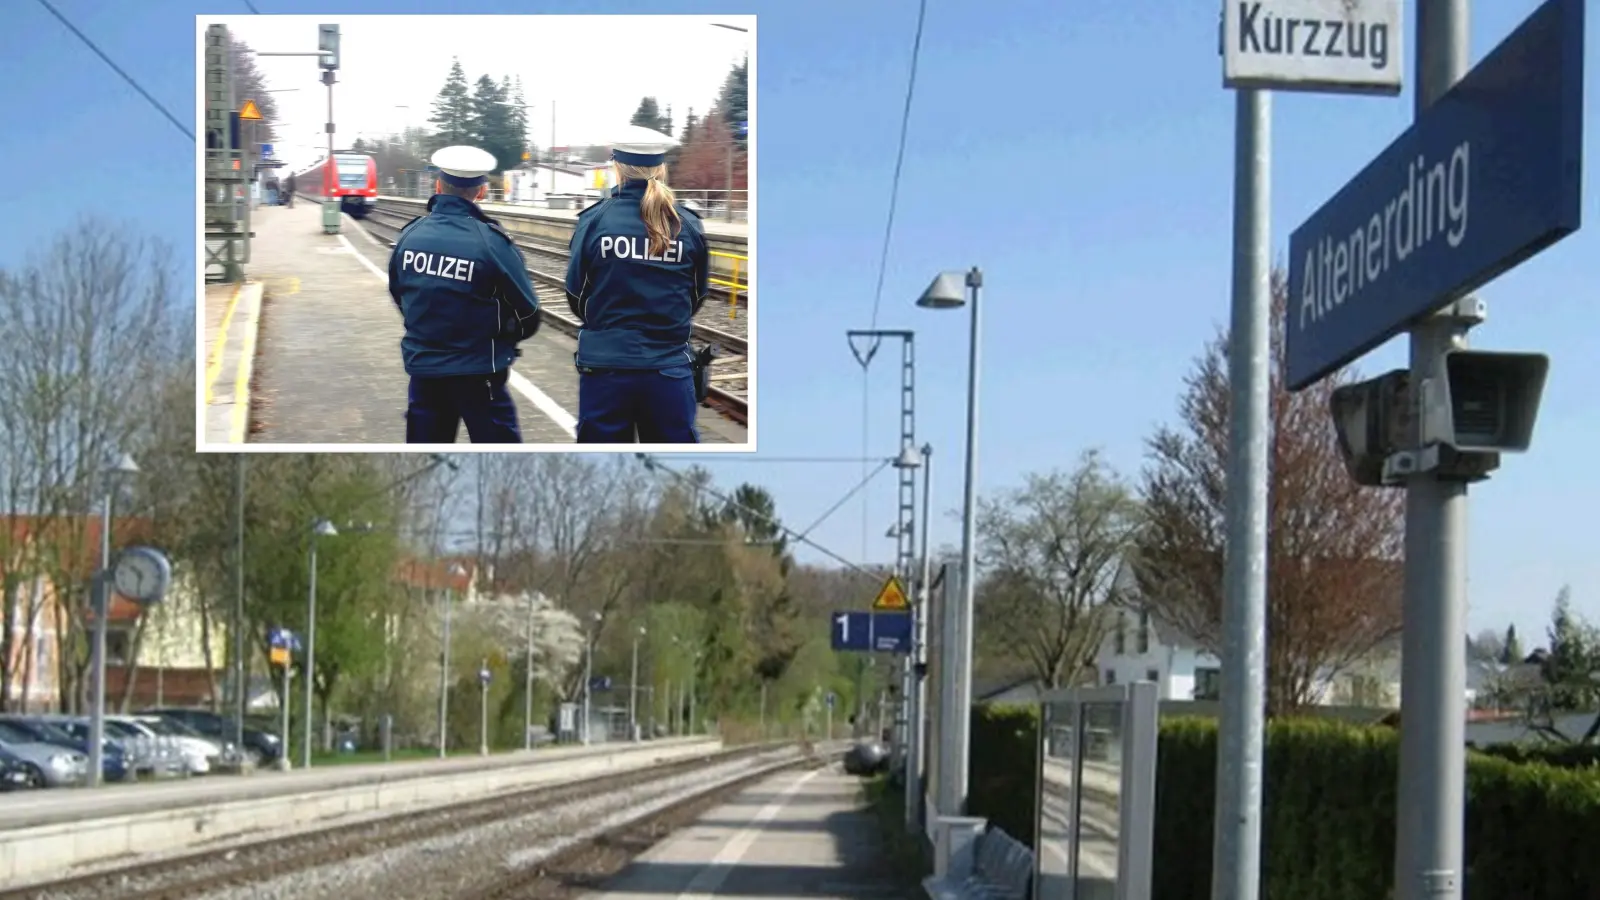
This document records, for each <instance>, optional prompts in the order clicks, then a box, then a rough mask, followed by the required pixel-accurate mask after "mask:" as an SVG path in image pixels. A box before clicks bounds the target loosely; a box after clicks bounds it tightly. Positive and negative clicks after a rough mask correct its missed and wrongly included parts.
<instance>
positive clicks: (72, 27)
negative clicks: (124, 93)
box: [39, 0, 194, 141]
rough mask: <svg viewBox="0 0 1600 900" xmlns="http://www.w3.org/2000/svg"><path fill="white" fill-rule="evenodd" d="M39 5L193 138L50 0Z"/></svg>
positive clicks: (41, 0)
mask: <svg viewBox="0 0 1600 900" xmlns="http://www.w3.org/2000/svg"><path fill="white" fill-rule="evenodd" d="M39 5H40V6H43V7H44V8H45V9H46V10H47V11H49V13H50V15H52V16H55V17H56V19H57V20H59V21H60V22H61V24H62V25H64V26H65V27H66V29H67V30H68V31H70V32H72V33H73V35H74V36H76V37H77V38H78V40H80V41H82V42H83V45H84V46H85V47H88V48H89V49H90V50H91V51H92V52H93V53H94V55H95V56H98V57H100V61H101V62H103V63H105V64H106V65H108V66H110V67H111V71H113V72H116V73H117V74H118V75H121V76H122V80H123V81H126V82H127V83H128V86H129V87H132V88H133V89H134V90H136V91H138V92H139V96H141V97H143V98H144V99H145V100H146V101H148V102H149V103H150V105H151V106H154V107H155V108H156V111H157V112H159V113H161V114H162V115H163V116H166V117H167V121H168V122H171V123H172V127H173V128H176V129H178V131H179V133H181V134H182V135H183V136H184V137H186V138H188V139H189V140H191V141H192V140H194V132H192V131H190V130H189V129H188V127H187V126H185V125H184V124H183V123H182V122H179V121H178V117H177V116H174V115H173V114H172V113H171V111H169V110H168V109H167V108H166V107H165V106H163V105H161V101H160V100H157V99H156V98H155V97H153V96H151V95H150V92H149V91H147V90H145V89H144V87H143V86H142V85H140V84H139V82H138V81H136V80H135V79H134V77H133V76H132V75H129V74H128V73H127V71H126V70H124V69H123V68H122V67H121V66H119V65H117V64H116V62H115V61H114V60H112V59H111V57H110V56H107V55H106V52H105V51H104V50H101V49H100V47H99V46H98V45H96V44H95V42H94V41H91V40H89V36H88V35H86V34H84V33H83V31H82V30H81V29H79V28H78V26H76V25H74V24H72V22H71V20H69V19H68V18H67V17H66V16H64V15H62V13H61V10H59V9H56V8H55V6H54V5H53V4H51V2H50V0H39Z"/></svg>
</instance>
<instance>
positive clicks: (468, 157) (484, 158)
mask: <svg viewBox="0 0 1600 900" xmlns="http://www.w3.org/2000/svg"><path fill="white" fill-rule="evenodd" d="M432 162H433V164H434V165H435V166H437V167H438V168H439V180H440V181H443V182H444V183H445V184H452V185H455V186H456V187H464V188H469V187H477V186H478V185H480V184H484V183H486V182H488V180H489V173H490V172H493V171H494V167H495V161H494V156H493V155H492V154H490V153H489V152H488V151H486V150H479V149H478V148H477V147H469V146H466V145H465V144H458V145H457V146H454V147H445V148H443V149H441V150H439V151H438V152H436V153H434V154H433V159H432Z"/></svg>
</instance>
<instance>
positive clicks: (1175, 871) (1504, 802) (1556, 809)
mask: <svg viewBox="0 0 1600 900" xmlns="http://www.w3.org/2000/svg"><path fill="white" fill-rule="evenodd" d="M1037 731H1038V728H1037V713H1036V711H1035V710H1034V709H1033V708H1029V707H1009V708H1007V707H978V708H975V709H974V711H973V725H972V756H971V764H972V776H971V781H970V784H971V787H970V791H969V793H970V795H971V801H970V810H971V814H972V815H975V816H983V817H986V818H988V819H990V820H991V821H993V822H994V823H995V824H996V825H997V826H999V827H1002V828H1004V829H1005V830H1006V831H1007V832H1008V833H1010V834H1012V835H1014V836H1016V838H1017V839H1018V840H1022V841H1025V842H1027V843H1028V844H1029V845H1030V846H1032V845H1033V839H1034V815H1035V812H1034V803H1035V783H1036V778H1037V765H1038V762H1037V757H1038V751H1037V743H1036V741H1037V738H1036V735H1037ZM1158 753H1159V757H1158V759H1159V761H1158V763H1157V770H1156V821H1155V860H1156V864H1155V873H1154V891H1153V896H1154V897H1155V898H1156V900H1204V898H1208V897H1209V896H1210V892H1211V854H1212V834H1213V828H1214V818H1215V815H1216V811H1215V784H1216V763H1217V728H1216V722H1214V721H1211V720H1202V719H1172V720H1166V721H1163V722H1162V725H1161V736H1160V745H1159V751H1158ZM1562 754H1565V756H1563V757H1562V758H1564V759H1566V761H1568V762H1569V763H1570V762H1572V761H1573V760H1576V759H1578V758H1579V757H1580V756H1581V754H1580V753H1579V752H1578V751H1570V750H1567V749H1566V748H1560V752H1556V753H1552V752H1551V750H1550V749H1546V748H1536V749H1533V750H1531V751H1530V750H1528V749H1523V750H1521V751H1508V750H1501V751H1497V752H1496V753H1495V754H1494V755H1490V754H1488V753H1472V754H1470V755H1469V757H1468V764H1467V773H1466V774H1467V821H1466V884H1465V885H1464V887H1465V894H1466V896H1469V897H1472V898H1473V900H1526V898H1533V897H1537V898H1541V900H1592V898H1593V897H1595V896H1596V895H1595V893H1594V890H1595V888H1594V886H1595V885H1600V853H1596V852H1595V850H1594V848H1595V847H1600V769H1592V770H1586V769H1580V770H1574V769H1572V768H1570V767H1569V768H1560V767H1557V766H1555V765H1550V764H1548V763H1547V762H1544V761H1525V760H1529V759H1532V758H1533V757H1537V756H1545V757H1558V756H1562ZM1500 757H1506V758H1500ZM1265 763H1266V769H1265V772H1264V783H1263V791H1264V800H1265V802H1264V806H1263V809H1262V856H1263V863H1262V885H1261V887H1262V896H1263V897H1264V898H1268V900H1280V898H1282V900H1373V898H1381V897H1385V896H1389V895H1390V883H1391V882H1392V880H1393V869H1394V835H1395V821H1394V817H1395V802H1396V801H1395V783H1396V773H1397V772H1398V771H1399V735H1398V733H1397V732H1395V731H1393V730H1392V729H1386V728H1364V727H1359V726H1353V725H1346V724H1340V723H1337V722H1331V721H1328V720H1325V719H1299V720H1283V721H1277V722H1273V723H1271V724H1270V725H1269V726H1268V728H1267V746H1266V755H1265Z"/></svg>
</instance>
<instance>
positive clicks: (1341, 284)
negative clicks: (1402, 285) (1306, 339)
mask: <svg viewBox="0 0 1600 900" xmlns="http://www.w3.org/2000/svg"><path fill="white" fill-rule="evenodd" d="M1471 171H1472V145H1471V144H1470V143H1468V142H1462V143H1460V144H1457V145H1456V147H1455V149H1454V150H1452V151H1451V152H1450V158H1449V159H1447V160H1435V161H1433V162H1432V163H1431V164H1430V162H1429V161H1428V160H1427V159H1426V158H1424V157H1422V156H1420V155H1419V156H1418V157H1417V158H1416V159H1414V160H1412V161H1411V162H1410V163H1409V164H1407V165H1406V181H1405V186H1404V187H1402V188H1401V189H1400V191H1399V192H1398V193H1396V194H1395V195H1394V196H1392V197H1390V198H1389V200H1388V202H1386V203H1384V204H1383V206H1382V207H1380V208H1379V209H1376V210H1373V212H1372V215H1371V217H1369V218H1368V219H1367V221H1366V222H1364V223H1361V224H1359V225H1357V226H1356V228H1355V229H1354V230H1353V231H1351V232H1350V233H1348V234H1329V235H1324V236H1322V238H1320V239H1319V240H1317V241H1316V242H1314V243H1313V244H1312V245H1311V247H1310V249H1308V250H1307V251H1306V264H1305V269H1304V270H1303V271H1304V272H1305V273H1306V274H1305V279H1304V281H1303V283H1302V288H1301V292H1300V328H1301V329H1302V330H1304V329H1305V327H1306V323H1307V322H1308V321H1309V322H1310V323H1311V324H1316V323H1317V321H1319V320H1320V319H1321V318H1322V317H1323V316H1326V315H1328V314H1329V313H1330V312H1332V311H1333V310H1334V309H1335V308H1337V307H1338V306H1340V305H1342V304H1343V303H1344V302H1345V301H1346V300H1348V299H1349V298H1350V297H1352V296H1354V295H1356V294H1359V293H1360V292H1361V289H1362V288H1364V287H1366V286H1367V285H1369V284H1372V283H1374V282H1376V281H1378V280H1379V279H1380V278H1382V277H1383V276H1384V274H1385V273H1387V272H1388V271H1389V269H1390V268H1391V267H1392V266H1396V265H1399V264H1400V263H1403V262H1405V261H1406V259H1407V258H1409V257H1410V256H1411V254H1413V253H1416V252H1417V251H1419V250H1421V249H1422V248H1423V247H1426V246H1428V244H1430V243H1432V242H1433V241H1435V240H1440V239H1442V240H1443V241H1444V242H1445V244H1446V245H1448V246H1449V247H1450V248H1451V249H1452V250H1453V249H1455V248H1456V247H1459V246H1461V242H1462V241H1463V240H1465V239H1466V237H1467V225H1468V224H1469V223H1468V217H1467V213H1468V211H1469V208H1470V206H1471V200H1472V196H1471V192H1470V191H1469V187H1470V184H1471V178H1470V175H1471Z"/></svg>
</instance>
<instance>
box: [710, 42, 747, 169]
mask: <svg viewBox="0 0 1600 900" xmlns="http://www.w3.org/2000/svg"><path fill="white" fill-rule="evenodd" d="M749 74H750V62H749V60H746V61H744V62H741V63H739V64H738V65H735V66H734V67H733V68H732V69H731V70H730V71H729V72H728V77H727V78H725V79H723V81H722V92H721V93H720V94H718V95H717V105H716V106H715V107H714V108H713V110H712V111H713V112H715V113H719V114H720V115H721V117H722V121H723V122H725V123H726V124H727V128H728V131H729V132H730V133H731V134H732V136H733V140H734V141H735V142H736V143H737V144H738V145H739V149H740V150H743V149H744V147H745V143H746V142H747V141H748V140H749V135H748V134H747V133H746V131H747V129H746V128H745V125H746V124H747V123H748V122H749V121H750V82H749Z"/></svg>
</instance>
